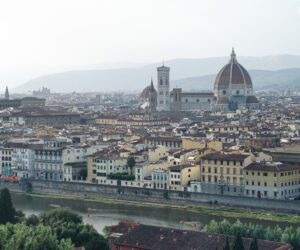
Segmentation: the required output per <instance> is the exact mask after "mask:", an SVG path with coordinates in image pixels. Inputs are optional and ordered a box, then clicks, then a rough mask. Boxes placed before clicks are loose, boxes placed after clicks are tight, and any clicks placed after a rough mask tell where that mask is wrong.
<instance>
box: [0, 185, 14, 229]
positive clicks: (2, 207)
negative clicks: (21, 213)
mask: <svg viewBox="0 0 300 250" xmlns="http://www.w3.org/2000/svg"><path fill="white" fill-rule="evenodd" d="M16 215H17V213H16V210H15V208H14V206H13V204H12V201H11V196H10V192H9V190H8V189H7V188H3V189H1V193H0V224H6V223H7V222H10V223H15V222H16V220H17V219H16Z"/></svg>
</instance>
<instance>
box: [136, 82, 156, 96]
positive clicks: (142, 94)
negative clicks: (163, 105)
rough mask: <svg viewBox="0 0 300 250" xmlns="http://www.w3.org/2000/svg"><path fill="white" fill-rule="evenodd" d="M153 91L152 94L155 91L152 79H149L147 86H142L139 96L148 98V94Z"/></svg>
mask: <svg viewBox="0 0 300 250" xmlns="http://www.w3.org/2000/svg"><path fill="white" fill-rule="evenodd" d="M151 93H154V95H157V92H156V90H155V88H154V86H153V81H152V80H151V84H150V85H149V86H147V87H146V88H144V90H143V91H142V93H141V95H140V98H141V99H144V100H146V99H148V98H150V94H151Z"/></svg>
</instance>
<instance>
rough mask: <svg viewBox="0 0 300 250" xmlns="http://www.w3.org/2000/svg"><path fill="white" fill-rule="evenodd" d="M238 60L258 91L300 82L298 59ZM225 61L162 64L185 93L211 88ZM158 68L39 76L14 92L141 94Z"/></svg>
mask: <svg viewBox="0 0 300 250" xmlns="http://www.w3.org/2000/svg"><path fill="white" fill-rule="evenodd" d="M237 59H238V61H239V62H240V63H241V64H242V65H244V66H245V67H246V68H247V69H248V70H249V72H250V74H251V76H252V78H253V82H254V85H255V87H257V88H260V87H262V86H267V85H272V84H275V85H276V84H291V83H292V84H296V85H297V84H298V83H299V77H300V72H299V69H297V68H300V56H293V55H279V56H266V57H238V58H237ZM228 60H229V57H215V58H204V59H175V60H170V61H167V62H165V65H167V66H169V67H171V72H170V78H171V85H172V86H171V87H175V86H176V85H177V86H180V87H183V88H184V89H187V90H188V89H195V90H200V89H212V88H213V82H214V77H215V75H216V74H217V73H218V71H219V70H220V69H221V67H222V66H223V65H224V64H225V63H227V62H228ZM160 65H161V64H148V65H145V66H139V67H128V68H119V69H118V68H113V69H101V70H77V71H67V72H63V73H57V74H49V75H42V76H40V77H37V78H34V79H32V80H30V81H28V82H26V83H24V84H22V85H20V86H19V87H17V88H16V89H14V91H15V92H28V91H33V90H37V89H39V88H41V86H45V87H48V88H50V89H51V91H52V92H72V91H77V92H108V91H141V90H142V89H143V88H144V87H145V86H146V85H148V84H149V83H150V78H151V77H153V79H154V82H155V83H156V67H158V66H160ZM122 66H124V65H122ZM131 66H132V65H131Z"/></svg>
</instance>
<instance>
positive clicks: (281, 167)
mask: <svg viewBox="0 0 300 250" xmlns="http://www.w3.org/2000/svg"><path fill="white" fill-rule="evenodd" d="M244 169H245V170H252V171H265V172H283V171H292V170H300V166H298V165H290V164H286V163H281V164H279V163H259V162H253V163H251V164H250V165H248V166H247V167H245V168H244Z"/></svg>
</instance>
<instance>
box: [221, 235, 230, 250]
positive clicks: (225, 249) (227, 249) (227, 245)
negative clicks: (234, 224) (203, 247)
mask: <svg viewBox="0 0 300 250" xmlns="http://www.w3.org/2000/svg"><path fill="white" fill-rule="evenodd" d="M223 250H230V245H229V240H228V237H226V245H225V247H224V248H223Z"/></svg>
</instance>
